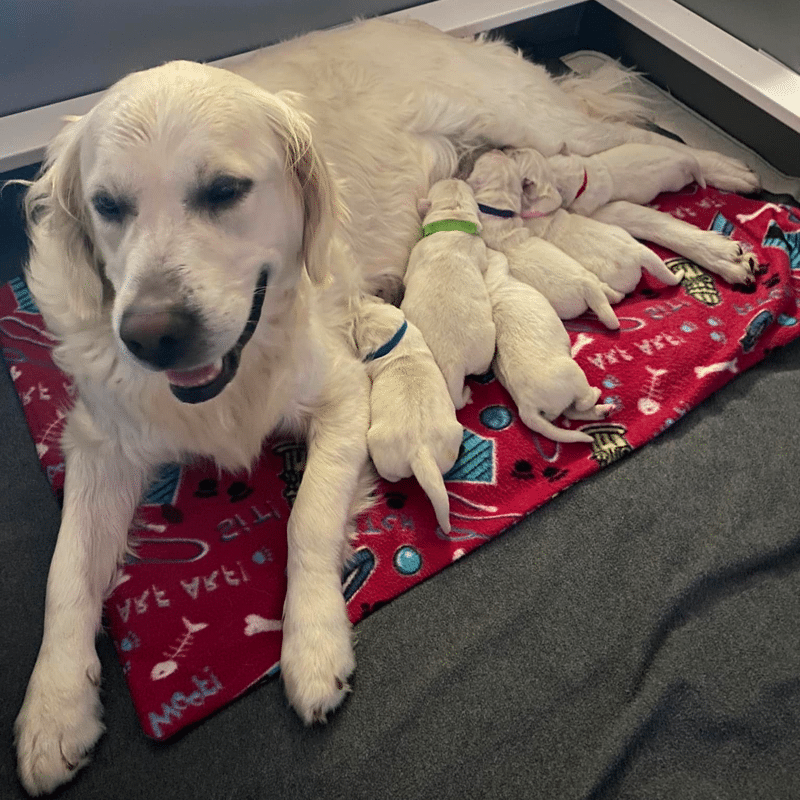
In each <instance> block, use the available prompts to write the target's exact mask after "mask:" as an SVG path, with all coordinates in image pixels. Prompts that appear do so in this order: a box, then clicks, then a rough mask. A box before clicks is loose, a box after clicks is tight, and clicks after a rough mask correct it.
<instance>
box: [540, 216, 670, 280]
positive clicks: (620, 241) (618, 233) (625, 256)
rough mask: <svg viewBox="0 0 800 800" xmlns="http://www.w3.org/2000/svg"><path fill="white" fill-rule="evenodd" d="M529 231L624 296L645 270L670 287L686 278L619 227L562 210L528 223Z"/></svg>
mask: <svg viewBox="0 0 800 800" xmlns="http://www.w3.org/2000/svg"><path fill="white" fill-rule="evenodd" d="M662 216H666V215H662ZM525 227H526V229H527V230H529V231H530V232H531V233H532V234H534V235H535V236H539V237H541V238H542V239H545V240H547V241H548V242H550V243H551V244H554V245H555V246H556V247H558V249H559V250H563V251H564V252H565V253H566V254H567V255H569V256H572V258H574V259H575V260H576V261H577V262H578V263H579V264H581V266H583V267H585V268H586V269H588V270H589V271H590V272H593V273H594V274H595V275H597V277H598V278H600V280H601V281H603V282H605V283H607V284H608V285H609V286H610V287H611V288H612V289H615V290H616V291H618V292H622V293H623V294H628V293H629V292H632V291H633V290H634V289H635V288H636V286H637V285H638V283H639V280H640V279H641V277H642V267H644V269H646V270H647V271H648V272H649V273H650V274H651V275H653V276H655V277H656V278H658V279H659V280H660V281H662V282H663V283H665V284H667V285H668V286H675V285H676V284H678V283H679V282H680V281H681V279H682V278H683V270H677V271H676V272H674V273H673V272H671V271H670V269H669V267H668V266H667V265H666V264H665V263H664V262H663V261H662V260H661V259H660V258H659V257H658V256H657V255H656V254H655V253H654V252H653V251H652V250H651V249H650V248H649V247H646V246H645V245H643V244H642V243H641V242H637V241H636V239H634V238H633V237H632V236H631V235H630V234H629V233H628V232H627V231H625V230H623V229H622V228H620V227H619V225H609V224H606V223H603V222H599V221H598V220H596V219H592V218H591V217H583V216H581V215H580V214H572V213H570V212H568V211H566V210H565V209H563V208H559V209H558V210H557V211H555V212H553V213H552V214H548V215H547V216H546V217H536V218H531V219H526V220H525Z"/></svg>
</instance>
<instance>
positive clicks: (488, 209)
mask: <svg viewBox="0 0 800 800" xmlns="http://www.w3.org/2000/svg"><path fill="white" fill-rule="evenodd" d="M478 209H479V210H480V211H483V213H484V214H491V215H492V216H493V217H503V218H504V219H510V218H511V217H516V216H517V212H516V211H512V210H511V209H510V208H494V207H493V206H485V205H484V204H483V203H478Z"/></svg>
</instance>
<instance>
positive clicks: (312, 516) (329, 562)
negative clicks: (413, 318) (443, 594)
mask: <svg viewBox="0 0 800 800" xmlns="http://www.w3.org/2000/svg"><path fill="white" fill-rule="evenodd" d="M337 369H340V370H341V367H337ZM338 385H339V386H341V387H342V391H341V392H340V393H339V395H338V396H336V397H327V398H325V401H326V402H325V403H324V404H321V405H320V407H319V412H318V413H317V415H316V416H315V417H314V418H313V419H312V421H311V424H310V427H309V433H308V455H307V458H306V468H305V472H304V474H303V480H302V482H301V484H300V489H299V491H298V493H297V498H296V499H295V503H294V508H293V509H292V513H291V515H290V517H289V523H288V528H287V537H288V549H289V554H288V563H287V568H286V569H287V584H288V585H287V590H286V601H285V604H284V622H283V645H282V648H281V675H282V677H283V682H284V686H285V688H286V695H287V697H288V698H289V702H290V703H291V704H292V706H293V707H294V709H295V710H296V711H297V713H298V714H299V716H300V718H301V719H302V720H303V721H304V722H305V723H306V724H308V725H310V724H312V723H314V722H324V721H325V718H326V715H327V713H328V712H329V711H332V710H333V709H335V708H336V707H337V706H338V705H339V704H340V703H341V702H342V700H344V697H345V695H346V694H347V692H348V691H349V686H348V683H347V679H348V677H349V676H350V674H351V673H352V671H353V669H354V668H355V657H354V655H353V645H352V640H351V633H350V621H349V619H348V617H347V608H346V606H345V601H344V596H343V595H342V582H341V578H342V564H343V556H344V554H345V552H346V551H347V546H348V526H349V523H350V519H349V516H350V513H351V505H352V501H353V497H354V495H355V494H356V492H357V491H358V488H359V486H360V485H363V484H362V482H361V479H362V474H363V472H364V470H365V469H367V427H368V425H369V381H368V378H367V376H366V373H365V372H364V371H363V369H362V368H361V366H360V365H354V369H353V372H352V375H350V376H348V377H347V379H344V378H342V379H341V380H339V381H338Z"/></svg>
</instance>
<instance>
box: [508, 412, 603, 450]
mask: <svg viewBox="0 0 800 800" xmlns="http://www.w3.org/2000/svg"><path fill="white" fill-rule="evenodd" d="M520 417H521V419H522V421H523V422H524V423H525V424H526V425H527V426H528V427H529V428H530V429H531V430H532V431H534V432H535V433H540V434H541V435H542V436H545V437H546V438H548V439H552V440H553V441H554V442H587V443H591V442H592V437H591V436H589V434H588V433H582V432H581V431H573V430H568V429H567V428H559V427H558V426H557V425H553V423H552V422H550V420H547V419H545V418H544V417H543V416H542V415H541V414H534V415H532V416H530V415H526V416H525V417H522V412H520Z"/></svg>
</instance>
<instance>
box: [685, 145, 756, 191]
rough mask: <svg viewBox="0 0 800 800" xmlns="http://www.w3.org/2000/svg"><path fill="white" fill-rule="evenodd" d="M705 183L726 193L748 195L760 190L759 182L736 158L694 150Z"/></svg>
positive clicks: (751, 171) (753, 173)
mask: <svg viewBox="0 0 800 800" xmlns="http://www.w3.org/2000/svg"><path fill="white" fill-rule="evenodd" d="M694 154H695V155H696V156H697V160H698V161H699V162H700V169H701V170H702V172H703V177H704V178H705V180H706V183H707V184H709V185H710V186H716V188H717V189H723V190H724V191H727V192H738V193H739V194H749V193H750V192H756V191H758V190H759V189H760V188H761V180H760V179H759V177H758V175H756V173H755V172H753V170H751V169H750V167H748V166H747V164H745V163H744V162H742V161H739V159H738V158H731V157H730V156H724V155H722V154H721V153H714V152H713V151H711V150H695V151H694Z"/></svg>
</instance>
